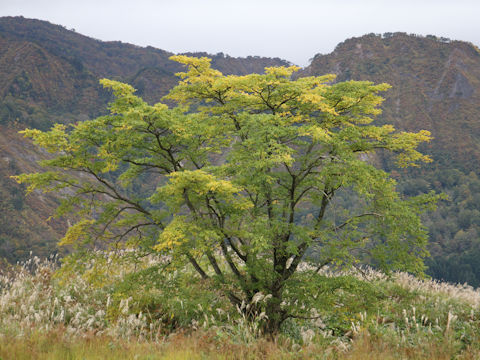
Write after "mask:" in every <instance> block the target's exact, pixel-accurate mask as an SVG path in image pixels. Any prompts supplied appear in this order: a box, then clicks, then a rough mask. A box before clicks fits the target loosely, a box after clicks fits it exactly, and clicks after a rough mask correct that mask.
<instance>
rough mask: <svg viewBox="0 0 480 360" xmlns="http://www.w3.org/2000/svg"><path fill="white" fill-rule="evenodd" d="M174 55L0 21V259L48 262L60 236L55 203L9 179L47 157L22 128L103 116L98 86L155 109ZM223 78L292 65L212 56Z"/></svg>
mask: <svg viewBox="0 0 480 360" xmlns="http://www.w3.org/2000/svg"><path fill="white" fill-rule="evenodd" d="M171 55H173V54H172V53H169V52H167V51H164V50H160V49H155V48H153V47H146V48H144V47H139V46H135V45H131V44H125V43H122V42H120V41H114V42H103V41H100V40H96V39H92V38H89V37H87V36H83V35H81V34H78V33H76V32H74V31H71V30H67V29H66V28H65V27H63V26H60V25H53V24H51V23H48V22H46V21H41V20H34V19H26V18H23V17H2V18H0V258H6V259H8V260H9V261H11V262H12V261H17V260H20V259H25V258H27V257H28V256H29V253H30V251H32V252H33V253H34V254H36V255H47V254H49V253H51V252H52V251H55V250H56V245H55V244H56V242H57V241H58V239H59V237H60V236H61V234H62V233H63V231H64V230H65V226H66V224H65V222H62V221H59V220H49V221H46V219H47V218H48V217H49V216H50V215H51V213H52V211H53V209H54V208H55V204H56V201H55V198H54V197H51V196H45V195H40V194H32V195H31V196H28V197H27V198H25V196H24V192H25V189H24V188H22V187H21V186H19V185H18V184H16V183H15V182H14V181H13V180H12V179H10V176H11V175H15V174H19V173H22V172H29V171H33V170H35V169H38V167H37V165H36V161H37V160H39V159H41V158H42V157H44V156H45V155H44V154H41V153H38V149H35V148H34V147H33V146H32V145H31V144H30V143H29V142H28V141H25V140H23V138H22V137H21V136H20V135H18V133H17V132H18V130H22V129H24V128H25V127H34V128H40V129H48V128H49V127H50V126H51V125H52V124H53V123H56V122H61V123H70V122H75V121H82V120H86V119H89V118H92V117H96V116H99V115H101V114H102V113H105V112H106V109H107V103H108V101H109V100H110V99H111V95H110V93H109V92H107V91H104V90H103V89H102V88H101V87H100V85H99V83H98V80H99V79H101V78H105V77H106V78H111V79H116V80H120V81H124V82H128V83H130V84H132V85H133V86H134V87H135V88H136V89H137V90H138V91H137V93H138V94H139V95H141V96H142V97H143V98H144V99H145V100H146V101H148V102H150V103H155V102H157V101H159V100H160V99H161V98H162V96H164V95H165V94H166V93H167V92H168V91H169V90H170V89H171V88H172V87H173V86H174V85H175V84H176V83H177V82H178V78H177V77H176V76H175V73H177V72H179V71H183V68H182V67H181V66H180V65H179V64H178V63H176V62H173V61H170V60H169V59H168V58H169V57H170V56H171ZM193 55H198V56H209V57H211V58H212V65H213V67H215V68H217V69H218V70H220V71H222V72H224V73H225V74H237V75H241V74H248V73H251V72H262V71H263V69H264V67H266V66H279V65H289V63H288V62H286V61H284V60H280V59H278V58H275V59H270V58H264V57H257V56H249V57H246V58H234V57H230V56H228V55H224V54H216V55H209V54H206V53H198V54H193Z"/></svg>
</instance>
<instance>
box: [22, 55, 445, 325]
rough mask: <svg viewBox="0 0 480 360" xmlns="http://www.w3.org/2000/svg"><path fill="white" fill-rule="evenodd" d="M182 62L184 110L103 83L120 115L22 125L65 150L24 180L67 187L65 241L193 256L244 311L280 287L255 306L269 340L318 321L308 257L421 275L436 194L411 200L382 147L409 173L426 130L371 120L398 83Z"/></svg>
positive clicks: (38, 139) (45, 143)
mask: <svg viewBox="0 0 480 360" xmlns="http://www.w3.org/2000/svg"><path fill="white" fill-rule="evenodd" d="M172 59H173V60H175V61H178V62H180V63H182V64H184V65H186V67H187V71H186V72H184V73H179V74H178V75H179V76H180V77H181V81H180V83H179V84H178V85H177V86H176V87H175V88H174V89H173V90H172V91H171V92H170V93H169V95H168V96H167V97H166V99H167V100H168V101H175V102H177V103H178V106H177V107H174V108H169V107H168V106H167V105H165V104H162V103H158V104H155V105H153V106H151V105H148V104H147V103H145V102H144V101H142V99H140V98H139V97H137V96H135V95H134V91H135V90H134V89H133V88H132V87H131V86H129V85H127V84H122V83H119V82H116V81H111V80H105V79H104V80H101V83H102V84H103V86H104V87H106V88H109V89H112V90H113V93H114V95H115V100H114V101H113V103H112V104H111V105H110V111H111V113H110V115H107V116H101V117H99V118H96V119H93V120H89V121H85V122H81V123H77V124H74V125H71V126H65V125H59V124H57V125H55V126H54V127H53V128H52V129H51V130H50V131H47V132H42V131H39V130H28V129H27V130H25V131H23V133H24V134H25V136H27V137H30V138H32V139H33V141H34V143H35V144H37V145H38V146H40V147H42V148H44V149H46V150H47V151H49V152H51V153H52V154H54V155H53V156H52V158H51V159H49V160H45V161H43V162H42V165H43V166H45V167H46V168H49V170H48V171H46V172H41V173H33V174H24V175H21V176H18V177H17V180H18V181H19V182H21V183H27V184H29V187H28V190H29V191H33V190H37V189H39V190H42V191H56V192H59V193H60V194H62V202H61V205H60V206H59V208H58V211H57V215H65V214H67V213H72V214H74V219H75V224H74V225H72V226H71V227H70V228H69V229H68V231H67V233H66V235H65V237H64V238H63V239H62V240H61V242H60V244H63V245H65V244H72V245H74V246H77V247H88V246H91V247H92V246H96V247H102V248H106V247H107V246H113V247H119V246H125V247H134V248H137V249H142V250H143V251H159V252H162V253H164V254H165V255H167V256H170V257H171V259H172V261H181V260H182V259H186V261H188V262H189V263H190V264H191V266H193V268H194V269H195V270H196V272H197V273H198V274H199V276H201V278H203V279H204V281H205V282H207V283H209V284H211V285H212V286H214V285H215V286H219V287H220V288H221V289H222V291H223V292H224V294H225V295H226V296H228V298H229V299H230V301H231V302H232V303H233V304H235V305H240V304H241V303H242V302H247V303H250V302H251V301H252V299H254V296H255V294H258V293H263V294H264V295H266V294H269V296H268V297H267V299H268V300H267V302H266V303H265V304H263V305H258V306H264V308H262V309H259V310H263V311H265V312H266V315H267V317H266V319H267V320H266V323H265V325H264V326H265V331H266V332H268V333H275V332H276V331H278V329H279V327H280V325H281V324H282V322H283V321H284V320H285V319H287V318H289V317H297V316H298V317H300V316H306V315H308V311H307V310H308V309H307V310H305V306H303V307H302V306H301V305H302V304H303V305H305V302H300V304H299V303H298V302H296V301H295V300H298V298H300V296H303V294H301V292H303V291H305V289H306V287H305V286H306V284H308V282H306V281H305V276H307V274H309V275H308V276H311V275H312V274H311V271H310V272H308V271H303V270H302V271H301V270H300V267H301V266H300V265H301V262H302V261H307V260H308V259H312V261H313V262H314V263H315V264H316V266H318V268H321V267H322V266H323V265H326V264H337V265H338V264H347V265H348V264H357V263H360V262H369V263H373V264H375V266H377V267H378V268H380V269H383V270H386V271H388V270H391V269H401V270H406V271H411V272H414V273H422V271H423V269H424V265H423V258H424V257H425V256H427V255H428V252H427V250H426V243H427V234H426V231H425V229H424V227H423V226H422V224H421V222H420V218H419V214H420V213H421V212H422V211H424V210H425V209H427V208H429V206H430V205H432V204H433V203H434V201H435V199H436V197H435V196H434V195H422V196H418V197H415V198H408V199H404V198H401V197H400V195H399V194H398V193H397V192H396V189H395V185H396V184H395V181H394V180H393V179H391V178H389V176H388V174H387V173H385V172H384V171H382V170H380V169H377V168H376V167H375V166H374V165H373V164H374V163H375V155H374V154H375V151H376V150H379V151H385V150H387V151H391V152H393V153H394V154H395V156H396V158H397V162H398V164H399V166H410V165H412V166H416V165H417V163H418V162H425V161H430V158H429V157H428V156H425V155H422V154H421V153H419V152H418V151H417V150H416V148H417V145H418V144H419V143H421V142H424V141H429V140H430V134H429V133H428V132H427V131H420V132H418V133H409V132H396V131H395V129H394V128H393V126H391V125H384V126H375V125H373V124H372V121H373V117H374V116H375V115H377V114H379V113H380V109H378V106H379V105H380V103H381V102H382V100H383V99H382V98H381V97H380V96H379V95H378V93H379V92H381V91H385V90H387V89H388V88H389V85H387V84H380V85H374V84H372V83H371V82H366V81H361V82H357V81H348V82H343V83H335V84H332V81H333V80H334V76H333V75H326V76H322V77H303V78H298V79H296V80H294V79H292V75H293V73H294V72H296V71H297V70H298V68H297V67H295V66H291V67H270V68H266V69H265V74H263V75H258V74H251V75H247V76H224V75H222V74H221V73H220V72H219V71H216V70H214V69H212V68H210V60H209V59H207V58H191V57H186V56H173V57H172ZM335 199H339V201H338V202H337V203H336V202H335ZM342 203H344V204H346V205H345V206H342ZM309 279H310V278H309ZM302 286H303V288H302ZM307 295H308V294H307ZM305 301H306V300H305ZM302 314H303V315H302Z"/></svg>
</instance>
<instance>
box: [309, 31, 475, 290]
mask: <svg viewBox="0 0 480 360" xmlns="http://www.w3.org/2000/svg"><path fill="white" fill-rule="evenodd" d="M329 72H331V73H335V74H337V80H338V81H345V80H370V81H373V82H386V83H389V84H390V85H392V89H390V90H389V91H387V92H386V93H384V96H385V98H386V100H385V102H384V104H383V105H382V108H383V114H382V115H381V116H379V121H380V122H384V123H388V124H394V125H395V127H396V128H398V129H404V130H409V131H413V130H417V131H418V130H420V129H426V130H429V131H431V133H432V136H433V137H434V140H433V141H432V142H431V143H429V144H427V145H426V146H423V148H422V150H423V152H425V153H427V154H430V155H431V156H432V158H433V160H434V161H433V162H432V163H431V164H429V165H424V166H422V167H421V168H417V169H413V170H412V169H409V170H408V171H407V170H403V169H398V168H395V167H394V166H393V164H392V162H391V161H390V160H389V158H387V157H383V158H379V159H377V161H379V162H381V165H382V167H383V168H385V169H387V170H390V171H391V170H393V172H392V173H393V174H394V176H395V177H396V178H397V180H398V182H399V184H400V189H401V190H402V191H403V193H404V194H406V195H415V194H418V193H421V192H426V191H429V190H435V191H437V192H445V193H446V194H448V196H449V200H447V201H444V202H442V203H441V204H440V206H439V209H438V210H437V211H436V212H435V213H433V214H430V215H428V217H427V218H425V224H426V225H427V226H428V228H429V231H430V239H431V243H430V251H431V253H432V255H433V260H431V261H430V262H429V265H430V269H429V273H430V274H431V275H433V276H435V277H437V278H443V279H446V280H449V281H456V282H464V281H468V282H469V283H470V284H472V285H475V286H478V285H480V262H479V260H478V259H479V258H480V256H479V255H480V239H479V230H480V201H479V200H480V198H479V197H480V193H479V191H480V181H479V178H478V171H479V169H480V116H479V115H478V114H479V111H480V91H479V90H480V52H479V49H478V48H477V47H475V46H474V45H472V44H470V43H466V42H461V41H450V40H449V39H445V38H437V37H435V36H427V37H422V36H416V35H407V34H405V33H393V34H392V33H387V34H383V35H376V34H369V35H365V36H363V37H360V38H352V39H349V40H346V41H345V42H343V43H341V44H339V45H338V46H337V47H336V49H335V51H334V52H332V53H331V54H328V55H320V54H319V55H316V56H315V57H314V59H313V61H312V63H311V64H310V66H308V67H307V68H306V69H304V71H303V74H302V75H304V76H305V75H317V74H324V73H329Z"/></svg>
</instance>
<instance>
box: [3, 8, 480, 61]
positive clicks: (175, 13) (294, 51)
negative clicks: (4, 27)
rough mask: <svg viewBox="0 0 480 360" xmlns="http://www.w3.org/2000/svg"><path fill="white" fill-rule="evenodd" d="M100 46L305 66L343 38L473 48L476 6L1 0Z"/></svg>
mask: <svg viewBox="0 0 480 360" xmlns="http://www.w3.org/2000/svg"><path fill="white" fill-rule="evenodd" d="M8 15H9V16H14V15H22V16H24V17H28V18H36V19H41V20H48V21H50V22H52V23H55V24H60V25H64V26H66V27H67V28H69V29H71V28H74V29H75V30H76V31H77V32H79V33H81V34H84V35H87V36H92V37H95V38H97V39H100V40H121V41H123V42H129V43H133V44H136V45H141V46H147V45H151V46H154V47H157V48H160V49H164V50H168V51H171V52H186V51H206V52H209V53H217V52H223V53H225V54H229V55H231V56H247V55H260V56H269V57H280V58H283V59H286V60H289V61H291V62H293V63H295V64H297V65H301V66H304V65H307V64H308V60H309V59H310V58H312V57H313V56H314V55H315V54H317V53H322V54H325V53H329V52H331V51H332V50H333V49H334V48H335V46H336V45H337V44H338V43H339V42H342V41H344V40H345V39H347V38H350V37H353V36H361V35H363V34H367V33H371V32H374V33H384V32H395V31H403V32H407V33H416V34H422V35H427V34H434V35H437V36H444V37H448V38H451V39H456V40H465V41H470V42H473V43H474V44H476V45H479V44H480V0H456V1H447V0H396V1H390V0H383V1H382V0H317V1H315V0H296V1H292V0H241V1H237V0H231V1H229V0H156V1H155V0H76V1H72V0H0V16H8Z"/></svg>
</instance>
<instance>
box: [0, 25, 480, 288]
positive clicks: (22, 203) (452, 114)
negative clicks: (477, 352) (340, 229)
mask: <svg viewBox="0 0 480 360" xmlns="http://www.w3.org/2000/svg"><path fill="white" fill-rule="evenodd" d="M311 47H312V51H314V49H315V45H314V44H312V45H311ZM171 55H172V54H171V53H169V52H167V51H163V50H160V49H155V48H153V47H146V48H142V47H138V46H135V45H131V44H125V43H122V42H119V41H118V42H102V41H99V40H95V39H92V38H89V37H86V36H83V35H81V34H78V33H76V32H74V31H72V30H67V29H66V28H64V27H62V26H59V25H53V24H50V23H48V22H45V21H40V20H31V19H25V18H22V17H4V18H0V197H1V202H0V208H1V210H2V212H1V214H2V215H0V257H4V258H6V259H8V260H9V261H16V260H18V259H24V258H26V257H27V256H28V254H29V252H30V251H33V252H34V253H35V254H39V255H46V254H48V253H50V252H52V251H54V250H55V249H56V245H55V244H56V241H57V239H58V238H59V237H60V235H61V234H62V233H63V231H64V230H65V227H66V221H63V222H62V221H59V220H50V221H48V222H47V221H46V219H47V218H48V217H49V216H50V215H51V213H52V211H53V209H54V207H55V199H54V198H53V197H46V196H40V195H39V194H32V195H31V196H29V197H28V198H26V199H25V197H24V190H25V189H24V188H23V187H21V186H20V185H18V184H16V183H15V182H14V181H13V180H11V179H10V178H9V176H11V175H15V174H19V173H21V172H26V171H27V172H28V171H30V170H34V169H36V165H35V162H36V160H38V159H40V158H42V157H43V156H45V155H44V154H40V153H38V151H37V150H35V149H34V148H33V147H32V146H31V145H30V143H29V142H28V141H26V140H24V139H23V138H22V137H21V136H20V135H18V134H17V131H18V130H21V129H23V128H25V127H34V128H39V129H47V128H49V127H50V126H51V125H52V124H53V123H56V122H61V123H72V122H77V121H82V120H86V119H89V118H92V117H95V116H98V115H100V114H102V113H104V112H105V111H106V109H107V108H106V104H107V103H108V102H109V101H110V100H111V95H110V94H109V93H108V92H106V91H104V90H103V89H102V88H101V87H100V85H99V84H98V79H100V78H104V77H107V78H111V79H115V80H120V81H124V82H127V83H130V84H132V85H133V86H134V87H135V88H136V89H137V94H138V95H140V96H141V97H142V98H144V99H145V100H147V101H148V102H149V103H154V102H157V101H159V100H160V99H161V98H162V96H164V95H165V94H166V93H167V92H168V90H169V89H171V88H172V87H173V86H174V85H175V84H176V82H177V81H178V78H177V77H176V76H175V73H176V72H178V71H181V67H180V66H179V65H178V64H177V63H175V62H173V61H170V60H168V58H169V57H170V56H171ZM190 55H195V56H209V57H211V58H212V67H213V68H216V69H218V70H220V71H222V72H223V73H225V74H236V75H242V74H248V73H251V72H258V73H260V72H262V71H263V68H264V67H265V66H275V65H287V64H288V63H287V62H286V61H283V60H280V59H278V58H275V59H270V58H261V57H247V58H234V57H230V56H228V55H223V54H217V55H208V54H206V53H198V54H190ZM326 73H335V74H337V81H344V80H349V79H351V80H371V81H373V82H376V83H382V82H386V83H389V84H391V85H392V89H390V90H389V91H387V92H385V93H384V94H383V96H385V98H386V101H385V102H384V104H383V105H382V109H383V114H382V115H381V116H380V117H379V120H378V121H379V122H380V123H391V124H393V125H395V127H396V128H398V129H404V130H409V131H418V130H420V129H427V130H429V131H431V132H432V135H433V137H434V138H435V139H434V140H433V141H432V142H431V143H429V144H427V145H425V146H423V148H422V151H423V152H425V153H427V154H430V155H431V156H432V158H433V159H434V161H433V162H432V163H431V164H429V165H424V166H422V167H421V168H418V169H409V170H408V171H407V170H404V169H399V168H395V167H394V165H393V162H392V161H391V159H390V158H388V157H387V156H383V157H382V156H380V157H377V158H375V159H374V161H377V162H378V163H379V164H380V165H381V166H382V167H383V168H384V169H386V170H388V171H392V174H393V176H394V177H395V178H396V179H397V180H398V182H399V187H400V189H401V190H402V192H403V193H404V194H406V195H415V194H418V193H420V192H425V191H429V190H435V191H437V192H445V193H446V194H448V195H449V200H447V201H444V202H442V203H441V204H440V206H439V209H438V210H437V211H436V212H435V213H433V214H429V215H428V217H426V218H425V224H426V225H427V226H428V228H429V231H430V238H431V245H430V251H431V253H432V254H433V256H434V257H433V260H431V261H430V264H429V265H430V270H429V273H430V274H431V275H433V276H435V277H438V278H443V279H446V280H450V281H460V282H464V281H468V282H469V283H470V284H472V285H475V286H477V285H480V262H479V260H477V259H479V258H480V240H479V233H480V194H479V191H480V179H479V178H478V171H479V169H480V165H479V164H480V161H479V160H480V121H479V115H478V113H479V110H480V92H479V89H480V53H479V51H478V49H477V48H476V47H475V46H473V45H472V44H469V43H465V42H461V41H450V40H448V39H443V38H436V37H435V36H427V37H420V36H416V35H408V34H405V33H394V34H391V33H390V34H384V35H381V36H380V35H375V34H369V35H366V36H363V37H361V38H353V39H349V40H346V41H345V42H343V43H341V44H339V45H338V46H337V47H336V49H335V50H334V51H333V52H332V53H331V54H328V55H320V54H319V55H316V56H315V57H314V58H313V60H312V63H311V64H310V65H309V66H308V67H307V68H305V69H303V70H302V71H301V72H300V76H308V75H321V74H326Z"/></svg>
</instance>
